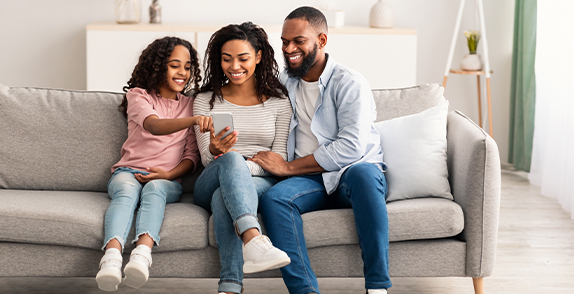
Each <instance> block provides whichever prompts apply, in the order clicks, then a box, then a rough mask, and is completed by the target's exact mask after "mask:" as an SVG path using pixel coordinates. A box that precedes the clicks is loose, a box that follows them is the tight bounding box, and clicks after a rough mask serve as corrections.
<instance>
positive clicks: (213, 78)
mask: <svg viewBox="0 0 574 294" xmlns="http://www.w3.org/2000/svg"><path fill="white" fill-rule="evenodd" d="M232 40H243V41H247V42H249V44H251V47H253V49H254V50H255V52H258V51H259V50H261V61H260V62H259V64H257V66H256V67H255V73H254V75H255V80H256V85H255V88H256V93H257V98H258V99H259V101H260V102H263V99H264V97H284V98H285V97H288V92H287V89H286V88H285V86H283V85H282V84H281V82H280V81H279V66H278V65H277V62H276V61H275V58H274V56H275V52H274V51H273V47H271V45H270V44H269V41H268V40H267V33H265V31H264V30H263V29H262V28H261V27H259V26H258V25H255V24H253V23H252V22H244V23H242V24H240V25H236V24H231V25H228V26H226V27H223V28H221V29H219V30H218V31H217V32H215V33H213V35H212V36H211V39H209V43H208V45H207V50H206V51H205V60H204V68H205V80H204V81H203V85H202V86H201V88H200V90H199V92H195V94H194V96H197V94H199V93H203V92H208V91H213V94H212V95H211V100H210V101H209V105H210V108H211V109H213V103H214V102H215V98H216V97H219V99H220V101H223V95H222V93H221V88H222V87H223V86H225V85H227V84H228V83H229V79H228V78H227V76H226V75H225V73H224V72H223V69H222V68H221V48H222V47H223V45H224V44H225V43H226V42H228V41H232Z"/></svg>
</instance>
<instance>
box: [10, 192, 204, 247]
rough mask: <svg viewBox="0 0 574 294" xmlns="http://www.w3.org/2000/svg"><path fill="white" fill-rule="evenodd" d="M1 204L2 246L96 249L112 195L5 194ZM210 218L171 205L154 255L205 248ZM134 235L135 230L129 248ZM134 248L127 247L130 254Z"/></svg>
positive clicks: (187, 207)
mask: <svg viewBox="0 0 574 294" xmlns="http://www.w3.org/2000/svg"><path fill="white" fill-rule="evenodd" d="M0 203H1V204H2V205H0V227H1V228H2V229H1V230H0V241H4V242H19V243H34V244H51V245H64V246H72V247H81V248H91V249H97V250H100V249H101V247H102V245H103V242H104V217H105V213H106V210H107V208H108V206H109V204H110V199H109V197H108V194H107V193H98V192H69V191H28V190H8V189H0ZM207 217H208V214H207V212H206V211H205V210H203V209H202V208H200V207H199V206H196V205H193V204H188V203H173V204H167V205H166V208H165V217H164V221H163V224H162V227H161V231H160V238H161V240H160V246H159V247H157V249H156V250H155V251H174V250H187V249H202V248H205V247H206V246H207ZM134 224H135V222H134ZM134 232H135V229H134V227H133V225H132V229H131V232H130V236H129V237H128V239H127V241H128V242H127V243H131V240H133V239H134V238H133V237H134V235H135V233H134ZM133 247H134V246H133V244H129V245H128V244H126V250H130V249H131V248H133ZM128 252H129V251H128Z"/></svg>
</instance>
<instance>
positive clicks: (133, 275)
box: [124, 263, 149, 289]
mask: <svg viewBox="0 0 574 294" xmlns="http://www.w3.org/2000/svg"><path fill="white" fill-rule="evenodd" d="M124 274H125V275H126V278H125V279H124V284H126V286H128V287H130V288H135V289H139V288H141V286H143V284H145V283H146V282H147V279H148V277H149V270H148V269H147V268H145V266H143V265H139V264H129V263H128V265H126V268H125V269H124Z"/></svg>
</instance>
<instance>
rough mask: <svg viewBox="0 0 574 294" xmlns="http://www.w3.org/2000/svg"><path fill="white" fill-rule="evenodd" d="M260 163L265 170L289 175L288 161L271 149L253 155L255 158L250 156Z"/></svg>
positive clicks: (275, 173)
mask: <svg viewBox="0 0 574 294" xmlns="http://www.w3.org/2000/svg"><path fill="white" fill-rule="evenodd" d="M247 160H251V161H253V162H255V163H257V164H259V165H260V166H261V167H262V168H263V169H264V170H266V171H268V172H270V173H272V174H274V175H276V176H280V177H284V176H289V175H290V174H288V170H289V166H288V162H287V161H285V160H284V159H283V157H281V155H279V154H277V153H275V152H271V151H259V152H257V154H255V155H253V158H248V159H247Z"/></svg>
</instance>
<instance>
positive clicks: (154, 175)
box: [135, 167, 169, 184]
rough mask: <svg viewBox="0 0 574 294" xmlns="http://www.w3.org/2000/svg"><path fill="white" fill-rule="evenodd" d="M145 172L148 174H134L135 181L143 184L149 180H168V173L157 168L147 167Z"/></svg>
mask: <svg viewBox="0 0 574 294" xmlns="http://www.w3.org/2000/svg"><path fill="white" fill-rule="evenodd" d="M146 170H147V171H148V172H149V174H147V175H142V174H135V177H136V180H138V181H139V182H140V183H142V184H145V183H147V182H149V181H151V180H159V179H164V180H169V173H168V172H166V171H164V170H163V169H161V168H159V167H148V168H146Z"/></svg>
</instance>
